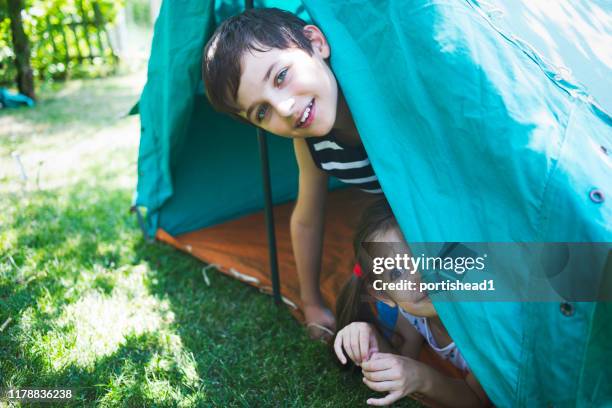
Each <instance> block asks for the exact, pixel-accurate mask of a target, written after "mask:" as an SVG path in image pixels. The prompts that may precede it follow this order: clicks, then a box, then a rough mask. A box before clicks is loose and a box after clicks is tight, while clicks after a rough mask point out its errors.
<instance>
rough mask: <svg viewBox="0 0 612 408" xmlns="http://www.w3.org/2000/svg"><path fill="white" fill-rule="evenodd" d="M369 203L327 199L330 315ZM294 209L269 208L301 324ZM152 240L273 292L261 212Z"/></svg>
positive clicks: (338, 195) (339, 194) (286, 296)
mask: <svg viewBox="0 0 612 408" xmlns="http://www.w3.org/2000/svg"><path fill="white" fill-rule="evenodd" d="M374 200H376V196H373V195H371V194H366V193H362V192H361V191H359V190H356V189H343V190H336V191H333V192H331V193H330V194H329V196H328V200H327V206H326V211H325V236H324V242H323V246H324V249H323V253H324V256H323V261H322V267H321V275H320V285H321V292H322V294H323V297H324V299H325V301H326V303H327V304H328V306H329V307H330V308H331V309H332V311H334V312H335V310H334V309H335V304H336V298H337V296H338V294H339V292H340V289H341V288H342V285H343V284H344V282H345V281H346V280H347V279H348V278H349V277H350V276H351V273H352V267H353V264H354V256H353V232H354V229H355V227H356V226H357V223H358V222H359V218H360V216H361V213H362V211H363V210H364V209H365V208H366V207H367V206H368V205H369V203H372V202H373V201H374ZM293 206H294V203H287V204H282V205H277V206H275V207H274V223H275V224H274V227H275V231H276V245H277V254H278V266H279V275H280V283H281V295H282V297H283V301H284V303H285V304H286V305H287V306H288V307H289V308H290V310H291V313H292V314H293V315H294V316H295V317H296V319H298V320H299V321H300V322H302V323H303V322H304V315H303V313H302V310H301V307H302V304H301V301H300V292H299V282H298V276H297V271H296V268H295V259H294V258H293V251H292V249H291V236H290V232H289V219H290V216H291V212H292V211H293ZM156 238H157V239H158V240H160V241H163V242H165V243H168V244H170V245H172V246H174V247H176V248H178V249H180V250H182V251H185V252H187V253H189V254H191V255H193V256H195V257H196V258H198V259H201V260H202V261H204V262H206V263H208V264H210V265H214V266H215V267H216V268H217V269H218V270H219V271H221V272H223V273H225V274H227V275H229V276H231V277H234V278H236V279H239V280H241V281H243V282H245V283H248V284H249V285H252V286H255V287H257V288H259V289H260V291H262V292H264V293H266V294H270V295H271V294H272V280H271V276H270V263H269V260H268V241H267V235H266V225H265V219H264V213H263V211H262V212H258V213H255V214H251V215H247V216H245V217H242V218H238V219H236V220H232V221H228V222H225V223H222V224H219V225H215V226H212V227H207V228H203V229H200V230H197V231H193V232H189V233H187V234H181V235H177V236H171V235H170V234H168V233H167V232H165V231H164V230H162V229H160V230H158V231H157V234H156ZM420 360H421V361H423V362H426V363H428V364H430V365H432V366H435V367H436V368H438V369H439V370H440V371H442V372H444V373H446V374H447V375H450V376H453V377H462V374H461V373H460V372H459V371H458V370H457V369H456V368H455V367H453V366H452V365H451V364H450V363H449V362H448V361H443V360H442V359H441V358H440V357H438V356H437V355H436V354H435V353H434V352H433V350H431V349H430V348H424V349H423V352H422V353H421V356H420Z"/></svg>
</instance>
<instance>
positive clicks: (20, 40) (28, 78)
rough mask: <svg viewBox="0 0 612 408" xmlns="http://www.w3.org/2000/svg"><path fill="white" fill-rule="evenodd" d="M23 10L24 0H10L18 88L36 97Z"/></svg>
mask: <svg viewBox="0 0 612 408" xmlns="http://www.w3.org/2000/svg"><path fill="white" fill-rule="evenodd" d="M22 10H23V0H8V12H9V18H10V20H11V31H12V33H13V52H14V53H15V62H16V64H17V88H18V89H19V92H21V93H22V94H24V95H27V96H29V97H30V98H32V99H35V94H34V77H33V73H32V66H31V65H30V45H29V43H28V37H26V35H25V32H24V31H23V20H22V19H21V11H22Z"/></svg>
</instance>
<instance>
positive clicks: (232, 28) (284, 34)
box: [202, 8, 313, 122]
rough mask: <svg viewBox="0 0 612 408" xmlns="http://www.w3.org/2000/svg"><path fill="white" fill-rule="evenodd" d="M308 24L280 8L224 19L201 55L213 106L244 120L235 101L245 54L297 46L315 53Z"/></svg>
mask: <svg viewBox="0 0 612 408" xmlns="http://www.w3.org/2000/svg"><path fill="white" fill-rule="evenodd" d="M305 25H306V22H305V21H304V20H302V19H300V18H299V17H297V16H295V15H293V14H291V13H289V12H287V11H283V10H280V9H278V8H254V9H249V10H246V11H244V12H243V13H241V14H238V15H236V16H233V17H230V18H228V19H227V20H225V21H223V23H221V25H219V27H217V29H216V30H215V32H214V33H213V35H212V37H210V40H208V43H207V44H206V47H205V48H204V54H203V56H202V76H203V80H204V87H205V88H206V95H207V97H208V100H209V101H210V104H211V105H212V106H213V108H214V109H215V110H217V111H219V112H225V113H229V114H230V115H233V116H234V117H236V118H237V119H239V120H242V121H243V122H245V121H246V120H244V119H242V117H240V116H238V115H237V114H238V112H239V111H240V109H239V107H238V106H237V104H236V100H237V99H238V88H239V87H240V77H241V75H242V56H243V54H244V53H245V52H246V51H260V52H265V51H269V50H270V49H273V48H277V49H281V50H282V49H285V48H290V47H296V48H300V49H302V50H304V51H306V52H307V53H308V55H313V49H312V46H311V44H310V40H309V39H308V38H307V37H306V35H305V34H304V26H305ZM246 122H248V121H246Z"/></svg>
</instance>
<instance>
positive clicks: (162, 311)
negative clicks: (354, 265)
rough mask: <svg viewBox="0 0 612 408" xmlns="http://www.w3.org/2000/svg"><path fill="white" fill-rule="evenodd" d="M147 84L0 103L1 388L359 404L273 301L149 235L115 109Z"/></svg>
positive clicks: (91, 87) (193, 401)
mask: <svg viewBox="0 0 612 408" xmlns="http://www.w3.org/2000/svg"><path fill="white" fill-rule="evenodd" d="M142 83H143V73H142V72H138V73H134V74H131V75H128V76H119V77H114V78H106V79H98V80H86V81H73V82H70V83H67V84H65V85H63V86H60V87H56V88H54V89H48V90H46V91H44V92H43V94H42V100H41V102H40V103H39V104H38V105H37V107H35V108H33V109H22V110H12V111H9V110H5V111H1V112H0V194H1V195H0V197H1V198H0V326H2V324H3V323H4V322H7V324H6V325H5V327H4V330H3V331H2V332H0V388H3V387H4V388H7V387H14V388H20V387H22V388H23V387H42V388H72V389H73V390H74V393H75V397H74V398H73V399H72V400H70V401H69V402H68V403H65V402H62V403H61V404H57V405H58V406H79V407H80V406H92V405H95V406H134V407H141V406H147V407H149V406H152V407H164V406H168V407H170V406H171V407H175V406H329V407H332V406H333V407H337V406H358V405H365V400H366V399H367V398H368V397H370V396H372V395H373V393H372V392H370V391H369V390H368V389H367V388H366V387H365V386H364V385H363V384H362V383H361V379H360V375H357V374H356V373H350V372H345V371H341V370H340V369H339V368H338V366H337V365H336V363H335V361H334V359H333V358H332V356H331V355H330V354H329V352H328V350H327V349H326V348H325V346H323V345H321V344H319V343H316V342H312V341H310V340H309V339H308V338H307V336H306V334H305V332H304V330H303V328H302V327H301V326H300V325H299V324H298V323H297V322H296V321H295V320H294V319H293V318H292V317H291V315H290V314H289V312H288V311H287V310H286V309H284V308H277V307H275V306H274V304H273V302H272V300H271V298H270V297H267V296H263V295H261V294H260V293H259V292H258V291H256V290H254V289H252V288H251V287H248V286H246V285H244V284H242V283H240V282H237V281H235V280H233V279H230V278H228V277H226V276H225V275H222V274H220V273H209V276H210V281H211V282H210V283H211V284H210V286H207V285H206V284H205V283H204V281H203V278H202V274H201V269H202V267H203V266H204V265H203V264H202V263H201V262H199V261H197V260H196V259H194V258H192V257H190V256H187V255H185V254H183V253H179V252H178V251H176V250H174V249H172V248H170V247H167V246H165V245H162V244H159V243H155V244H148V243H146V242H145V241H144V239H143V237H142V234H141V233H140V231H139V230H138V228H137V223H136V220H135V219H134V218H133V216H132V215H130V213H129V212H128V208H129V206H130V201H131V197H132V192H133V188H134V185H135V182H136V180H135V174H136V157H137V150H138V131H139V124H138V119H137V118H134V117H131V118H126V117H122V115H123V114H124V113H125V112H127V111H128V110H129V108H130V107H131V105H132V104H133V103H134V102H135V101H136V100H137V99H138V92H139V90H140V89H141V86H142ZM15 151H18V152H19V154H20V156H19V157H20V161H21V163H22V165H23V167H24V169H25V170H26V175H27V177H28V178H27V180H22V179H21V178H20V171H19V170H18V167H17V164H16V161H15V158H14V157H12V156H11V154H12V153H13V152H15ZM9 319H10V320H9ZM2 404H3V403H2V402H1V401H0V406H2ZM411 404H412V403H411V402H410V401H404V402H403V403H402V405H403V406H411Z"/></svg>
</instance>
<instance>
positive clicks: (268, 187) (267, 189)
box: [244, 0, 282, 305]
mask: <svg viewBox="0 0 612 408" xmlns="http://www.w3.org/2000/svg"><path fill="white" fill-rule="evenodd" d="M244 5H245V8H246V9H247V10H248V9H252V8H253V0H245V4H244ZM257 141H258V142H259V158H260V161H261V178H262V179H263V188H264V206H265V211H266V229H267V232H268V256H269V258H270V274H271V275H272V293H273V294H274V302H275V303H276V304H277V305H280V304H281V303H282V301H281V293H280V277H279V275H278V257H277V256H276V235H275V233H274V212H273V210H272V206H273V204H272V182H271V180H270V163H269V159H268V143H267V141H266V137H265V135H264V132H263V130H261V129H257Z"/></svg>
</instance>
